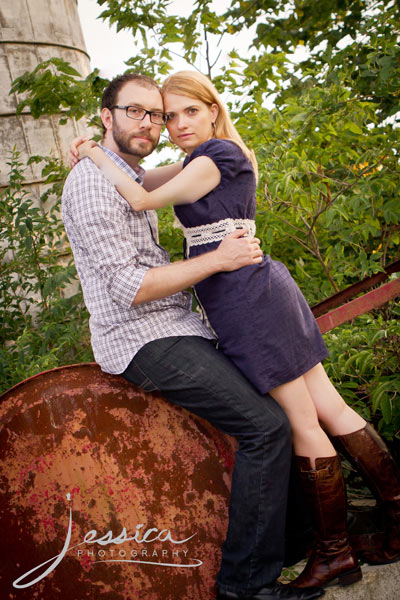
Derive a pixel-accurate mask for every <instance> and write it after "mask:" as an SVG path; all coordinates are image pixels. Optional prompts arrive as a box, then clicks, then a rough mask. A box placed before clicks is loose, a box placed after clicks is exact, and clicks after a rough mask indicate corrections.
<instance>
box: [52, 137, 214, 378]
mask: <svg viewBox="0 0 400 600" xmlns="http://www.w3.org/2000/svg"><path fill="white" fill-rule="evenodd" d="M103 150H104V151H105V152H106V153H107V154H108V156H110V158H112V160H113V161H114V162H115V163H116V164H117V165H118V166H119V167H121V168H122V169H123V170H124V171H125V172H126V173H128V174H129V175H130V176H131V177H132V178H133V179H135V180H137V181H139V182H140V183H141V182H142V177H143V173H144V171H143V169H140V168H139V169H138V172H137V173H136V172H135V171H134V170H133V169H131V167H130V166H129V165H128V164H127V163H126V162H125V161H124V160H123V159H122V158H120V157H119V156H118V155H116V154H115V153H114V152H112V151H111V150H108V149H107V148H103ZM62 212H63V220H64V225H65V229H66V232H67V235H68V238H69V241H70V244H71V248H72V251H73V254H74V259H75V264H76V268H77V271H78V275H79V278H80V280H81V284H82V289H83V294H84V298H85V303H86V306H87V308H88V310H89V313H90V321H89V324H90V331H91V336H92V347H93V352H94V356H95V359H96V361H97V362H98V363H99V364H100V366H101V368H102V369H103V370H104V371H106V372H108V373H115V374H117V373H122V372H123V371H124V370H125V369H126V367H127V366H128V364H129V363H130V361H131V360H132V358H133V357H134V355H135V354H136V352H138V350H140V348H141V347H142V346H144V345H145V344H147V343H148V342H151V341H153V340H156V339H160V338H164V337H170V336H178V335H198V336H201V337H205V338H210V339H211V338H213V335H212V334H211V333H210V331H209V330H208V329H207V328H206V326H205V325H204V324H203V323H202V321H201V319H200V318H199V316H198V315H197V314H195V313H193V312H192V311H191V303H192V298H191V295H190V294H189V293H187V292H180V293H178V294H173V295H172V296H169V297H168V298H163V299H161V300H153V301H151V302H146V303H143V304H140V305H137V306H132V302H133V300H134V298H135V296H136V294H137V292H138V291H139V288H140V286H141V284H142V281H143V278H144V276H145V274H146V271H147V270H148V269H151V268H152V267H159V266H162V265H167V264H168V263H169V262H170V261H169V254H168V252H167V251H166V250H164V248H162V247H161V246H159V245H158V226H157V214H156V212H155V211H152V210H151V211H142V212H135V211H133V210H132V209H131V208H130V206H129V204H128V203H127V202H126V200H125V199H124V198H123V197H122V196H121V195H120V194H119V193H118V192H117V190H116V188H115V187H114V186H113V185H112V184H111V183H110V182H109V181H108V180H107V179H106V178H105V177H104V176H103V174H102V173H101V171H100V170H99V169H98V168H97V167H96V166H95V165H94V163H93V162H92V161H91V160H90V159H88V158H86V159H84V160H82V161H80V162H79V163H78V165H77V166H76V167H75V168H74V169H73V170H72V171H71V173H70V174H69V176H68V178H67V181H66V183H65V186H64V192H63V198H62Z"/></svg>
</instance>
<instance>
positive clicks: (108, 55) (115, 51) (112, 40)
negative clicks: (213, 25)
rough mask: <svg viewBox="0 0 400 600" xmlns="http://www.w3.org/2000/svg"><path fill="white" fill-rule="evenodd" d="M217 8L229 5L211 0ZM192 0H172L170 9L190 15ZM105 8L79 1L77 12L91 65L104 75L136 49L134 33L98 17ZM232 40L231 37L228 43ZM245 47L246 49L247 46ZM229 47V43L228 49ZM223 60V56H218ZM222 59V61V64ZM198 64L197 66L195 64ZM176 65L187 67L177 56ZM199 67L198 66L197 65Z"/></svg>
mask: <svg viewBox="0 0 400 600" xmlns="http://www.w3.org/2000/svg"><path fill="white" fill-rule="evenodd" d="M214 3H215V4H216V5H217V6H218V11H221V10H223V9H224V6H227V5H228V4H229V0H214ZM192 6H193V2H192V1H191V0H173V1H172V2H171V12H173V13H175V14H179V15H181V16H185V15H187V14H190V12H191V8H192ZM104 9H105V6H103V7H101V6H99V5H98V4H97V2H96V0H78V12H79V17H80V21H81V25H82V30H83V35H84V38H85V42H86V48H87V51H88V53H89V55H90V58H91V65H92V68H95V67H97V68H99V69H100V70H101V75H103V76H104V77H108V78H110V77H114V76H115V75H118V74H119V73H123V72H124V71H125V70H126V68H127V67H126V65H125V64H124V61H126V60H127V59H128V58H130V57H131V56H134V54H135V52H137V48H136V46H135V43H134V39H133V36H132V35H131V34H130V33H128V32H126V31H120V32H118V34H117V32H116V27H115V26H112V27H110V25H109V23H108V22H104V21H103V20H102V19H97V17H98V15H99V14H100V13H101V12H102V11H103V10H104ZM231 43H232V39H231V38H230V44H231ZM244 47H246V48H248V42H247V45H245V46H244ZM231 48H232V46H230V49H231ZM221 58H222V60H223V56H222V57H221ZM222 60H221V64H222ZM196 66H197V67H199V65H196ZM176 68H177V70H179V69H184V68H187V65H186V63H185V62H184V61H183V60H182V61H179V59H177V62H176ZM200 69H201V65H200Z"/></svg>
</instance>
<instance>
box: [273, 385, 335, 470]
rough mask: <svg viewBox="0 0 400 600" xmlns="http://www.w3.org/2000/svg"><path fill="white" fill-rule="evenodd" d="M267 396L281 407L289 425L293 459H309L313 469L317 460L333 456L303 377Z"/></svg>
mask: <svg viewBox="0 0 400 600" xmlns="http://www.w3.org/2000/svg"><path fill="white" fill-rule="evenodd" d="M269 393H270V395H271V396H272V397H273V398H274V399H275V400H276V401H277V402H278V404H280V406H281V407H282V408H283V410H284V411H285V413H286V415H287V417H288V419H289V421H290V425H291V428H292V442H293V447H294V451H295V454H296V455H298V456H307V457H309V458H310V460H311V464H312V466H313V467H315V459H316V458H318V457H321V456H324V457H328V456H335V455H336V452H335V449H334V447H333V446H332V443H331V442H330V440H329V438H328V436H327V435H326V433H325V432H324V431H323V429H322V428H321V427H320V424H319V422H318V414H317V410H316V407H315V404H314V402H313V398H312V396H311V394H310V391H309V389H308V386H307V384H306V380H305V378H304V377H298V378H297V379H294V380H293V381H289V382H288V383H284V384H283V385H280V386H278V387H276V388H274V389H272V390H270V392H269Z"/></svg>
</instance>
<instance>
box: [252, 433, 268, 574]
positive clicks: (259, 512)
mask: <svg viewBox="0 0 400 600" xmlns="http://www.w3.org/2000/svg"><path fill="white" fill-rule="evenodd" d="M265 442H266V435H264V444H265ZM266 453H267V448H265V449H264V452H263V457H262V468H261V474H262V475H261V481H260V487H259V491H258V497H259V499H260V500H259V503H258V515H257V527H256V543H255V548H258V546H259V535H260V525H261V497H262V489H263V487H264V483H265V482H264V464H265V457H266ZM255 560H256V559H255V557H253V558H252V560H251V561H250V578H249V579H250V580H251V578H252V577H253V573H254V571H255V568H254V561H255Z"/></svg>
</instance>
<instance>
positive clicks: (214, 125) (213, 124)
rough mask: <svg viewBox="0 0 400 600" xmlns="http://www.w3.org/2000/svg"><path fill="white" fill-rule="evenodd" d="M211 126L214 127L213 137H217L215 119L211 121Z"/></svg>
mask: <svg viewBox="0 0 400 600" xmlns="http://www.w3.org/2000/svg"><path fill="white" fill-rule="evenodd" d="M211 127H212V131H213V137H215V132H216V129H217V126H216V124H215V121H213V122H212V123H211Z"/></svg>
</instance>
